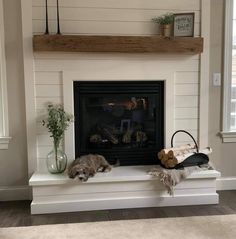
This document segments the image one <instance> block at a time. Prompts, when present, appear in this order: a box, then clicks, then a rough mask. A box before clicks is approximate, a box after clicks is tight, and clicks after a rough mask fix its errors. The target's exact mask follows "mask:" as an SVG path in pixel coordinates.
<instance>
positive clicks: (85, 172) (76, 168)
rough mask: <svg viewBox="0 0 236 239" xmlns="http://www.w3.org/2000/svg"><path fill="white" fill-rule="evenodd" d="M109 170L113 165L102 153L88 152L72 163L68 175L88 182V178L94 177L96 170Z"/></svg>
mask: <svg viewBox="0 0 236 239" xmlns="http://www.w3.org/2000/svg"><path fill="white" fill-rule="evenodd" d="M109 171H111V165H110V164H109V163H108V162H107V161H106V159H105V158H104V157H103V156H102V155H98V154H88V155H83V156H81V157H79V158H77V159H76V160H75V161H73V162H72V163H71V164H70V166H69V168H68V176H69V177H70V178H78V179H79V180H80V181H83V182H86V181H87V180H88V178H89V177H93V176H94V175H95V174H96V172H109Z"/></svg>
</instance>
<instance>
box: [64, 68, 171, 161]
mask: <svg viewBox="0 0 236 239" xmlns="http://www.w3.org/2000/svg"><path fill="white" fill-rule="evenodd" d="M127 77H128V76H126V75H122V74H121V75H120V76H119V77H118V76H113V75H110V74H104V73H101V74H100V75H99V74H97V73H93V72H90V74H88V73H86V74H84V75H83V74H82V73H81V72H74V71H63V100H64V102H63V105H64V109H65V111H66V112H68V113H70V114H72V115H74V99H73V96H74V89H73V82H74V81H88V82H89V81H99V80H100V81H127V80H130V81H132V80H133V81H142V80H144V79H146V78H145V76H144V75H139V76H138V78H137V76H129V77H128V78H127ZM155 77H156V79H153V78H152V79H148V80H153V81H164V82H165V94H164V95H165V132H164V135H165V147H167V148H168V147H170V138H171V136H172V134H173V132H174V120H173V119H174V110H175V108H174V74H171V73H170V74H166V73H163V72H159V74H158V76H155ZM74 147H75V145H74V124H73V123H72V124H71V125H70V126H69V128H68V129H67V130H66V132H65V152H66V155H67V157H68V160H69V161H71V160H73V159H74V158H75V148H74Z"/></svg>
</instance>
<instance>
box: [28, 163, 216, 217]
mask: <svg viewBox="0 0 236 239" xmlns="http://www.w3.org/2000/svg"><path fill="white" fill-rule="evenodd" d="M151 168H152V166H127V167H126V166H125V167H117V168H114V169H113V170H112V172H110V173H98V174H97V175H96V176H95V177H94V178H90V179H89V181H88V182H86V183H81V182H78V181H77V180H72V179H69V178H68V177H67V175H65V174H61V175H52V174H49V173H40V172H36V173H34V175H33V176H32V177H31V179H30V182H29V183H30V185H31V186H32V188H33V201H32V204H31V213H32V214H44V213H59V212H75V211H90V210H104V209H120V208H142V207H162V206H180V205H200V204H217V203H218V201H219V197H218V194H217V193H216V179H217V178H218V177H220V173H219V172H218V171H215V170H205V171H201V172H197V173H193V174H192V175H190V176H189V177H188V178H187V179H186V180H184V181H183V182H181V183H180V184H178V185H177V186H176V187H175V189H174V196H169V195H168V193H167V192H166V189H165V188H164V186H163V185H162V184H161V183H160V182H159V180H158V179H157V178H155V177H153V176H150V175H148V173H147V172H148V171H149V170H150V169H151Z"/></svg>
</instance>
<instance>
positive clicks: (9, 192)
mask: <svg viewBox="0 0 236 239" xmlns="http://www.w3.org/2000/svg"><path fill="white" fill-rule="evenodd" d="M29 199H31V190H30V187H29V186H27V185H25V186H7V187H0V201H16V200H29Z"/></svg>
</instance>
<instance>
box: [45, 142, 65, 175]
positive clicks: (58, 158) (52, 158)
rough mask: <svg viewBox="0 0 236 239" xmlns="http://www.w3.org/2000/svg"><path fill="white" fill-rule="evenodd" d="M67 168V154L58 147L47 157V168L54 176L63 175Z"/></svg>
mask: <svg viewBox="0 0 236 239" xmlns="http://www.w3.org/2000/svg"><path fill="white" fill-rule="evenodd" d="M66 166H67V156H66V154H65V153H64V152H63V151H62V150H60V149H59V148H57V147H54V148H53V150H52V151H51V152H49V153H48V155H47V168H48V171H49V172H50V173H52V174H58V173H63V172H64V171H65V169H66Z"/></svg>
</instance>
